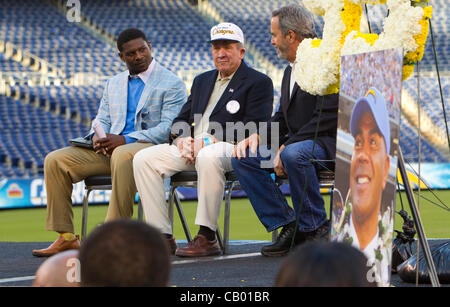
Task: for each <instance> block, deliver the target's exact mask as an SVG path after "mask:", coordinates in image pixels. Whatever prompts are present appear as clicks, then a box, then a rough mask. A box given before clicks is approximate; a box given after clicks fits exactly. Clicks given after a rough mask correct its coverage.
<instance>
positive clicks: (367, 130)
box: [350, 88, 390, 250]
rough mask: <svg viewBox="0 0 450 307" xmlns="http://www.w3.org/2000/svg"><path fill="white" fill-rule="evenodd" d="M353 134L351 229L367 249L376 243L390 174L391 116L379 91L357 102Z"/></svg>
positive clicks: (374, 90) (351, 129)
mask: <svg viewBox="0 0 450 307" xmlns="http://www.w3.org/2000/svg"><path fill="white" fill-rule="evenodd" d="M350 131H351V134H352V136H353V137H354V139H355V145H354V150H353V155H352V159H351V164H350V200H351V203H352V215H351V221H352V222H351V223H350V225H351V226H350V228H351V229H354V232H355V233H356V237H357V238H354V239H357V241H358V242H353V244H357V245H359V247H360V248H361V249H362V250H365V249H366V248H367V247H368V246H369V245H375V244H376V237H377V234H378V215H379V213H380V207H381V198H382V193H383V190H384V188H385V187H386V181H387V178H388V174H389V150H390V128H389V116H388V113H387V110H386V102H385V101H384V98H383V96H382V94H381V93H380V92H379V91H378V90H377V89H376V88H371V89H370V90H369V91H368V92H367V94H366V95H365V96H364V97H361V98H359V99H358V100H357V101H356V103H355V106H354V107H353V111H352V115H351V117H350Z"/></svg>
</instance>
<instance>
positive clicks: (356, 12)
mask: <svg viewBox="0 0 450 307" xmlns="http://www.w3.org/2000/svg"><path fill="white" fill-rule="evenodd" d="M428 1H429V0H303V3H304V5H305V6H306V8H307V9H309V10H310V11H311V12H312V13H313V14H316V15H323V16H324V21H325V25H324V29H323V35H322V36H323V39H304V40H303V41H302V43H301V44H300V45H299V48H298V50H297V64H298V65H296V66H295V69H294V78H295V79H296V81H297V83H298V85H299V86H300V87H301V88H302V89H303V90H305V91H307V92H309V93H310V94H313V95H327V94H332V93H337V92H339V63H340V56H341V55H345V54H354V53H361V52H370V51H376V50H382V49H388V48H396V47H403V50H404V66H403V80H406V79H407V78H408V77H409V76H411V74H412V72H413V71H414V65H415V63H416V62H418V61H420V60H421V59H422V57H423V52H424V49H425V42H426V40H427V36H428V27H429V19H431V14H432V8H431V6H427V2H428ZM385 3H386V4H387V6H388V7H389V10H390V14H389V16H388V17H387V18H386V19H385V20H384V29H383V30H384V31H383V33H380V34H368V33H362V32H360V31H359V30H360V22H361V16H362V6H361V5H363V4H374V5H376V4H385Z"/></svg>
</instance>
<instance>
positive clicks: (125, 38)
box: [117, 28, 147, 51]
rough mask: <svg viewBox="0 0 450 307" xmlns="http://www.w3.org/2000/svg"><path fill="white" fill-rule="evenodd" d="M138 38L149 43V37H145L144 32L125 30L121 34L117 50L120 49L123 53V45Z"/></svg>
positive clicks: (132, 29)
mask: <svg viewBox="0 0 450 307" xmlns="http://www.w3.org/2000/svg"><path fill="white" fill-rule="evenodd" d="M136 38H142V39H143V40H145V41H147V37H146V36H145V34H144V32H142V31H141V30H139V29H135V28H130V29H126V30H123V31H122V32H120V34H119V37H118V38H117V49H119V51H122V46H123V44H125V43H126V42H129V41H130V40H133V39H136Z"/></svg>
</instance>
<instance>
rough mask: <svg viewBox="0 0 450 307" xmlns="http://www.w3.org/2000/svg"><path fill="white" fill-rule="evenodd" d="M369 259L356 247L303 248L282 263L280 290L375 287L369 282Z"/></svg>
mask: <svg viewBox="0 0 450 307" xmlns="http://www.w3.org/2000/svg"><path fill="white" fill-rule="evenodd" d="M369 269H370V267H368V266H367V258H366V256H364V254H363V253H362V252H361V251H360V250H358V249H356V248H355V247H353V246H351V245H349V244H346V243H339V242H308V243H305V244H302V245H300V246H299V247H298V248H297V249H296V250H295V251H294V252H293V253H292V254H290V255H289V256H288V258H287V259H286V260H285V262H284V263H283V265H282V267H281V269H280V271H279V272H278V276H277V279H276V283H275V286H278V287H373V286H376V284H373V283H370V282H369V281H368V280H367V272H368V271H369Z"/></svg>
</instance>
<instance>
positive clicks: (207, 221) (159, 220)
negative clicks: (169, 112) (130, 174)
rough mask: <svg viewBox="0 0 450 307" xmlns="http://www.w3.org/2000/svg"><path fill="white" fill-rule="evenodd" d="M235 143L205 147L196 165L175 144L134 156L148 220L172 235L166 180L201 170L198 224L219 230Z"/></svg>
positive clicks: (199, 175) (199, 177) (198, 184)
mask: <svg viewBox="0 0 450 307" xmlns="http://www.w3.org/2000/svg"><path fill="white" fill-rule="evenodd" d="M233 148H234V145H232V144H229V143H225V142H221V143H216V144H213V145H209V146H207V147H204V148H203V149H201V150H200V152H199V153H198V156H197V159H196V160H195V164H186V163H185V160H184V159H183V158H181V154H180V151H179V150H178V148H177V147H176V146H175V145H169V144H161V145H157V146H153V147H151V148H147V149H145V150H142V151H140V152H139V153H137V154H136V156H135V157H134V162H133V171H134V177H135V180H136V186H137V189H138V191H139V196H140V197H141V203H142V207H143V209H144V215H145V219H146V221H147V222H148V223H149V224H150V225H152V226H154V227H156V228H157V229H158V230H160V231H161V232H162V233H165V234H172V225H171V221H170V219H169V215H168V211H167V206H166V198H165V193H164V181H163V180H164V179H165V178H168V177H170V176H172V175H174V174H176V173H178V172H181V171H197V174H198V183H197V191H198V206H197V215H196V218H195V224H196V225H202V226H207V227H209V228H210V229H212V230H216V229H217V221H218V219H219V216H220V208H221V206H222V200H223V192H224V187H225V173H226V172H228V171H231V170H232V166H231V157H232V155H233Z"/></svg>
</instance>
